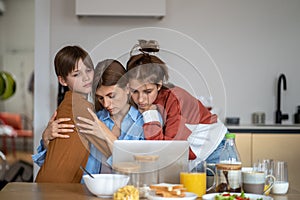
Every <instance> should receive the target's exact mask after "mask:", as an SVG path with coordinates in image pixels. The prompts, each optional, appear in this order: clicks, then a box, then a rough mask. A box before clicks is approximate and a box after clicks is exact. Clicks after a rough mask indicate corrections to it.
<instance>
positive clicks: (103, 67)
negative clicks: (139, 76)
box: [92, 59, 128, 111]
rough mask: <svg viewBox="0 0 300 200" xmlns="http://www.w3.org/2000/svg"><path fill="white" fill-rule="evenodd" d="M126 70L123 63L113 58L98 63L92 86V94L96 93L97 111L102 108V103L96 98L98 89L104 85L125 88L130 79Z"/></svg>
mask: <svg viewBox="0 0 300 200" xmlns="http://www.w3.org/2000/svg"><path fill="white" fill-rule="evenodd" d="M125 74H126V70H125V68H124V67H123V65H122V64H121V63H120V62H119V61H117V60H113V59H106V60H103V61H101V62H99V63H98V64H97V65H96V68H95V73H94V80H93V86H92V94H94V101H95V108H96V111H98V110H100V109H102V106H101V104H100V103H99V101H98V100H97V99H96V98H95V95H96V90H97V89H98V88H100V87H101V86H102V85H103V86H114V85H117V86H118V87H120V88H122V89H124V88H125V87H126V86H127V83H128V80H127V78H126V76H125Z"/></svg>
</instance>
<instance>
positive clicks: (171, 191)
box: [150, 184, 186, 198]
mask: <svg viewBox="0 0 300 200" xmlns="http://www.w3.org/2000/svg"><path fill="white" fill-rule="evenodd" d="M150 189H152V190H155V194H156V195H159V196H162V197H167V198H177V197H178V198H179V197H185V192H186V188H184V186H183V185H182V184H157V185H150Z"/></svg>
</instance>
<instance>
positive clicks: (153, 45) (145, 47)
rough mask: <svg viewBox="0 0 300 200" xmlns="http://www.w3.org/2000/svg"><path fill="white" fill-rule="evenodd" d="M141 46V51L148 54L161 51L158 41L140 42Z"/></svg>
mask: <svg viewBox="0 0 300 200" xmlns="http://www.w3.org/2000/svg"><path fill="white" fill-rule="evenodd" d="M139 46H140V50H141V51H145V52H148V53H151V52H158V51H159V44H158V42H157V41H156V40H139Z"/></svg>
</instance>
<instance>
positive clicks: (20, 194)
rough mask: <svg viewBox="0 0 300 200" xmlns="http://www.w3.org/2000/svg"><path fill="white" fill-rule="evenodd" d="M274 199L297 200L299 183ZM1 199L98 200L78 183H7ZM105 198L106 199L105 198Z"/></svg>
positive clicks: (0, 195) (1, 193)
mask: <svg viewBox="0 0 300 200" xmlns="http://www.w3.org/2000/svg"><path fill="white" fill-rule="evenodd" d="M271 196H272V197H273V198H274V200H299V199H300V185H299V187H293V188H290V189H289V192H288V194H286V195H271ZM0 199H3V200H6V199H8V200H20V199H21V200H48V199H51V200H53V199H64V200H74V199H76V200H81V199H84V200H100V199H101V198H98V197H96V196H94V195H93V194H91V193H90V192H89V191H88V190H87V188H86V187H85V185H83V184H80V183H24V182H12V183H8V184H7V185H6V186H5V187H4V188H3V189H2V190H1V191H0ZM106 200H107V199H106Z"/></svg>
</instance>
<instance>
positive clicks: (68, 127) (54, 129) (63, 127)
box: [42, 111, 75, 148]
mask: <svg viewBox="0 0 300 200" xmlns="http://www.w3.org/2000/svg"><path fill="white" fill-rule="evenodd" d="M56 114H57V112H56V111H55V112H54V114H53V115H52V117H51V119H50V120H49V122H48V125H47V127H46V129H45V130H44V132H43V135H42V139H43V144H44V148H47V147H48V144H49V142H50V140H53V139H55V138H69V137H70V136H69V135H66V134H61V133H67V132H74V127H75V126H74V125H73V124H64V123H63V122H67V121H70V120H71V119H70V118H60V119H57V120H55V117H56Z"/></svg>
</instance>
